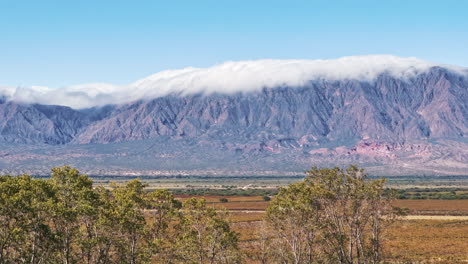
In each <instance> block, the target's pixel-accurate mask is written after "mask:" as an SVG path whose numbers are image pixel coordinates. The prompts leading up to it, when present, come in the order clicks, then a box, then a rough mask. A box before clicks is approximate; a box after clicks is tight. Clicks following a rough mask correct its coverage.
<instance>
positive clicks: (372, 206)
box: [266, 166, 401, 264]
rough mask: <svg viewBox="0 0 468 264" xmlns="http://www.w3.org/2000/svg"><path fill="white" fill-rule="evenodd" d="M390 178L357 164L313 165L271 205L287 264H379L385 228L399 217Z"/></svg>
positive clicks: (280, 250) (272, 221)
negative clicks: (388, 185) (388, 189)
mask: <svg viewBox="0 0 468 264" xmlns="http://www.w3.org/2000/svg"><path fill="white" fill-rule="evenodd" d="M384 183H385V180H383V179H379V180H370V179H368V177H367V175H366V174H365V173H364V170H362V169H359V168H357V167H356V166H350V167H348V168H347V169H341V168H332V169H328V168H326V169H318V168H312V169H311V170H310V171H308V172H307V176H306V178H305V180H304V181H303V182H300V183H296V184H292V185H289V186H288V187H286V188H282V189H281V191H280V192H279V194H278V195H277V196H276V197H275V198H274V199H273V201H272V202H271V204H270V206H269V208H268V209H267V218H266V220H267V222H268V223H269V224H270V226H271V227H272V228H273V230H276V232H275V235H276V241H277V242H278V247H277V250H276V251H277V252H278V253H280V256H279V257H281V259H283V262H285V263H314V262H315V263H323V262H326V263H348V264H355V263H356V264H357V263H380V261H381V260H382V240H383V232H384V231H385V228H386V226H387V225H388V224H390V223H392V222H393V221H394V220H395V219H396V217H397V216H398V212H401V211H399V210H396V209H395V208H392V206H391V201H392V200H393V197H394V192H387V193H386V192H385V189H384Z"/></svg>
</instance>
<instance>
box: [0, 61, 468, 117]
mask: <svg viewBox="0 0 468 264" xmlns="http://www.w3.org/2000/svg"><path fill="white" fill-rule="evenodd" d="M435 66H443V67H445V68H450V69H451V70H453V71H456V72H459V73H461V74H467V73H468V70H467V69H466V68H461V67H456V66H447V65H439V64H435V63H430V62H426V61H423V60H420V59H417V58H412V57H411V58H401V57H396V56H391V55H369V56H352V57H343V58H340V59H334V60H257V61H238V62H225V63H223V64H219V65H215V66H213V67H209V68H192V67H189V68H184V69H180V70H167V71H162V72H159V73H156V74H154V75H151V76H149V77H147V78H144V79H142V80H139V81H136V82H134V83H132V84H129V85H123V86H117V85H112V84H104V83H93V84H82V85H74V86H68V87H63V88H49V87H39V86H32V87H17V88H13V87H2V86H0V95H3V96H5V97H6V98H7V99H8V100H12V101H17V102H24V103H39V104H46V105H62V106H70V107H72V108H76V109H80V108H88V107H94V106H102V105H107V104H123V103H129V102H132V101H135V100H140V99H154V98H157V97H161V96H165V95H167V94H171V93H178V94H182V95H186V94H193V93H205V94H210V93H226V94H232V93H237V92H252V91H258V90H261V89H262V88H273V87H279V86H289V87H296V86H303V85H304V84H306V83H307V82H309V81H312V80H318V79H325V80H328V81H333V80H345V79H356V80H364V81H372V80H373V79H375V78H376V77H377V76H378V75H379V74H381V73H387V74H390V75H392V76H394V77H397V78H402V79H405V78H410V77H412V76H414V75H416V74H418V73H422V72H425V71H427V70H428V69H430V68H431V67H435Z"/></svg>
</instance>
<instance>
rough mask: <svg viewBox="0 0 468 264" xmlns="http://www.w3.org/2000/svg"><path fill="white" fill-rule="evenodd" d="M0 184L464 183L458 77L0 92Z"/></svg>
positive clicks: (433, 72) (153, 83)
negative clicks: (321, 179)
mask: <svg viewBox="0 0 468 264" xmlns="http://www.w3.org/2000/svg"><path fill="white" fill-rule="evenodd" d="M0 94H2V96H1V97H0V117H1V119H0V146H1V148H0V172H2V173H11V174H19V173H32V174H38V175H41V174H47V173H48V170H49V169H50V167H52V166H60V165H64V164H71V165H73V166H76V167H78V168H80V169H81V170H82V171H84V172H86V173H89V174H93V175H174V174H188V175H190V174H197V175H215V174H216V175H221V174H222V175H292V174H300V173H302V172H303V171H304V170H306V169H307V168H309V167H311V166H335V165H338V166H344V165H347V164H350V163H354V164H359V165H361V166H363V167H366V168H367V169H368V171H369V172H370V173H371V174H375V175H468V138H467V134H468V71H467V70H466V69H465V68H462V67H455V66H447V65H438V64H432V63H428V62H424V61H421V60H418V59H414V58H399V57H394V56H358V57H346V58H342V59H337V60H329V61H274V60H269V61H251V62H229V63H225V64H222V65H217V66H214V67H212V68H207V69H195V68H187V69H183V70H177V71H166V72H162V73H158V74H156V75H153V76H150V77H148V78H146V79H143V80H140V81H137V82H135V83H133V84H131V85H128V86H112V85H104V84H94V85H93V84H88V85H80V86H73V87H66V88H60V89H50V88H40V89H39V88H35V87H30V88H3V90H2V89H0Z"/></svg>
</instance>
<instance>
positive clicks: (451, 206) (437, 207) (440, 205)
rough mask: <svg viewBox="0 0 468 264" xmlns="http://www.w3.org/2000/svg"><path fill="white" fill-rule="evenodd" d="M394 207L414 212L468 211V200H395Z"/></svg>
mask: <svg viewBox="0 0 468 264" xmlns="http://www.w3.org/2000/svg"><path fill="white" fill-rule="evenodd" d="M394 205H395V206H399V207H406V208H409V209H411V210H416V211H468V200H397V201H395V202H394Z"/></svg>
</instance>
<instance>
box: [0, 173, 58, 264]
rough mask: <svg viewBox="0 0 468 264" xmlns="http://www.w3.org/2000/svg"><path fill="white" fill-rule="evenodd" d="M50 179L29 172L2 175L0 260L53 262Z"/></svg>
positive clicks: (4, 261) (6, 261)
mask: <svg viewBox="0 0 468 264" xmlns="http://www.w3.org/2000/svg"><path fill="white" fill-rule="evenodd" d="M51 194H52V193H51V189H50V186H49V184H48V182H46V181H44V180H35V179H33V178H32V177H31V176H29V175H22V176H17V177H11V176H1V177H0V263H25V262H27V263H33V264H34V263H52V262H54V261H56V259H54V258H53V257H52V254H53V252H54V249H56V243H55V242H56V241H55V236H54V234H53V233H52V232H51V230H50V228H49V226H48V225H47V224H46V221H47V219H48V215H49V211H48V204H49V200H50V198H51Z"/></svg>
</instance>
